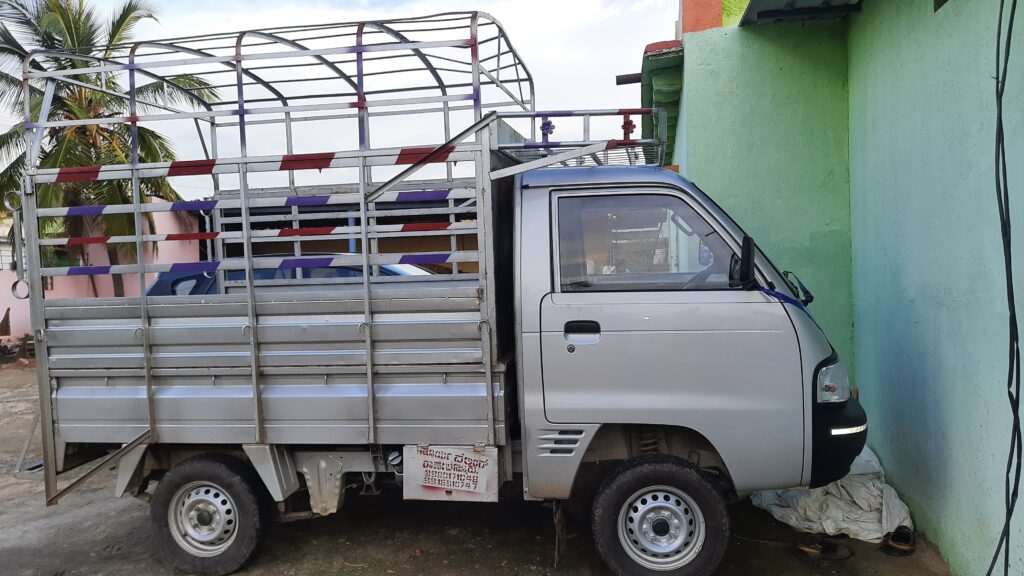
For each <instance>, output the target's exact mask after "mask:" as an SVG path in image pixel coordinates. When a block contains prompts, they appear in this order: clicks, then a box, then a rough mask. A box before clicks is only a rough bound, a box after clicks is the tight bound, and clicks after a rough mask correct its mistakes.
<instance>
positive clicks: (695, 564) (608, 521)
mask: <svg viewBox="0 0 1024 576" xmlns="http://www.w3.org/2000/svg"><path fill="white" fill-rule="evenodd" d="M592 524H593V530H594V541H595V544H596V545H597V549H598V551H599V552H600V554H601V557H602V558H603V559H604V561H605V562H606V563H607V564H608V566H609V567H611V568H612V570H614V571H615V572H616V573H617V574H619V575H621V576H640V575H643V576H650V575H654V574H659V575H664V574H670V575H673V576H709V575H710V574H711V573H712V572H714V570H715V568H717V567H718V564H719V563H720V562H721V561H722V557H723V556H724V554H725V547H726V544H727V543H728V540H729V518H728V515H727V513H726V511H725V500H724V499H723V498H722V496H721V494H719V493H718V491H717V490H716V489H715V488H714V487H713V486H712V485H711V483H710V482H708V481H707V480H706V479H704V477H703V476H701V474H700V472H699V471H698V470H697V469H696V468H694V467H693V466H691V465H690V464H688V463H687V462H685V461H684V460H681V459H679V458H675V457H672V456H664V455H652V456H645V457H641V458H637V459H635V460H631V461H629V462H626V463H625V464H624V465H623V466H622V467H620V468H619V469H618V470H617V471H616V472H615V473H614V474H612V475H611V476H610V477H609V478H608V479H606V480H605V482H604V483H603V484H602V485H601V487H600V488H599V489H598V492H597V497H596V498H595V499H594V509H593V517H592Z"/></svg>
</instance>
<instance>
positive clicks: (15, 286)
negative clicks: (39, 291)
mask: <svg viewBox="0 0 1024 576" xmlns="http://www.w3.org/2000/svg"><path fill="white" fill-rule="evenodd" d="M18 284H24V285H25V294H24V295H23V296H22V295H19V294H18ZM28 293H29V288H28V281H27V280H25V279H24V278H18V279H17V280H15V281H14V282H13V283H11V295H12V296H14V297H15V298H17V299H18V300H24V299H26V298H28Z"/></svg>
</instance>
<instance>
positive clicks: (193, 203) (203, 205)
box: [171, 200, 217, 212]
mask: <svg viewBox="0 0 1024 576" xmlns="http://www.w3.org/2000/svg"><path fill="white" fill-rule="evenodd" d="M216 206H217V201H216V200H188V201H185V202H174V203H172V204H171V212H185V211H187V210H213V209H214V207H216Z"/></svg>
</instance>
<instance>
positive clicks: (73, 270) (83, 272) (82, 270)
mask: <svg viewBox="0 0 1024 576" xmlns="http://www.w3.org/2000/svg"><path fill="white" fill-rule="evenodd" d="M94 274H110V266H72V267H70V268H68V276H92V275H94Z"/></svg>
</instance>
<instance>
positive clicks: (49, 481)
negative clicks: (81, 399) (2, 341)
mask: <svg viewBox="0 0 1024 576" xmlns="http://www.w3.org/2000/svg"><path fill="white" fill-rule="evenodd" d="M28 62H29V60H28V58H25V59H24V60H23V61H22V78H23V80H22V83H21V88H22V101H23V104H24V112H25V149H26V150H27V151H29V152H30V153H31V151H32V150H33V149H34V142H35V141H36V139H38V141H40V142H41V141H42V138H43V136H44V134H43V129H42V128H39V127H36V126H34V125H33V123H32V104H31V102H32V91H31V86H30V85H29V81H28V71H29V67H28ZM48 89H50V88H49V87H48ZM50 91H51V93H52V89H50ZM47 114H49V102H47V98H45V95H44V98H43V107H42V108H41V109H40V110H39V121H40V122H42V119H43V118H46V116H47ZM37 162H38V158H37V157H36V156H31V155H26V157H25V176H24V177H23V178H22V182H21V209H22V212H23V213H24V215H25V220H24V225H25V243H26V244H27V246H26V248H25V259H26V261H27V262H26V264H27V265H28V266H27V270H32V271H33V273H32V274H27V277H28V286H29V288H28V291H29V297H30V298H31V314H30V317H31V319H32V336H33V337H34V338H35V347H36V358H39V359H41V360H40V361H37V362H36V378H37V384H38V388H39V413H40V415H41V419H42V421H43V428H42V435H43V438H42V440H43V484H44V488H45V491H46V504H47V506H50V505H53V504H56V503H57V443H56V435H55V432H54V429H53V389H54V386H53V383H52V382H51V381H50V365H49V361H48V358H49V357H50V356H49V354H47V350H46V317H45V313H46V311H45V305H44V302H43V296H44V294H43V277H42V275H40V274H39V273H38V271H39V270H40V269H41V264H42V263H41V262H40V258H39V241H38V240H39V221H38V219H37V218H36V196H35V188H34V182H33V178H34V177H35V174H36V164H37Z"/></svg>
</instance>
